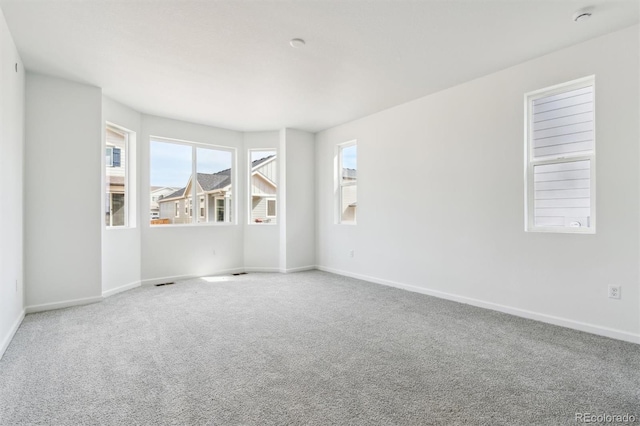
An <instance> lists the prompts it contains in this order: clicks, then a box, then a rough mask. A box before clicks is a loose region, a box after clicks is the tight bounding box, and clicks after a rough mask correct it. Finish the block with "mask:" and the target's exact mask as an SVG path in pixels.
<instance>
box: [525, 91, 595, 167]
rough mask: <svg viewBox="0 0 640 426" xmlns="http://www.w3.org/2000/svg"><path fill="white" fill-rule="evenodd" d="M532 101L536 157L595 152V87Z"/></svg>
mask: <svg viewBox="0 0 640 426" xmlns="http://www.w3.org/2000/svg"><path fill="white" fill-rule="evenodd" d="M531 104H532V105H531V110H532V111H531V118H530V119H531V132H532V133H531V141H532V144H533V157H534V158H538V157H549V156H554V157H557V156H560V155H562V156H565V155H578V154H584V153H588V152H591V151H593V148H594V140H595V133H594V120H593V117H594V114H593V111H594V104H593V86H588V87H582V88H579V89H574V90H568V91H565V92H561V93H556V94H553V95H549V96H544V97H541V98H538V99H535V100H533V101H532V102H531Z"/></svg>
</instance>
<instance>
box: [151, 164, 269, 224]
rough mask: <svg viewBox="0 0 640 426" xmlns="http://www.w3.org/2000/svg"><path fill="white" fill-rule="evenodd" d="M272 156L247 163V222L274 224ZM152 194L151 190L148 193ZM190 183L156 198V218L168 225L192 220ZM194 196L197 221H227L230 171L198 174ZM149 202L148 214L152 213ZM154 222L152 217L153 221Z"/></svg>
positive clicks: (230, 217)
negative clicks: (248, 189)
mask: <svg viewBox="0 0 640 426" xmlns="http://www.w3.org/2000/svg"><path fill="white" fill-rule="evenodd" d="M275 160H276V156H275V155H270V156H268V157H265V158H261V159H259V160H255V161H253V162H252V163H251V221H252V222H255V223H274V222H275V221H276V218H277V214H276V193H277V185H276V173H277V169H276V167H277V162H276V161H275ZM153 193H154V191H153V190H152V194H153ZM192 194H193V191H192V182H191V179H189V182H187V186H185V187H184V188H180V189H178V190H176V191H173V192H172V193H170V194H168V195H166V196H164V197H159V198H158V199H157V200H156V202H157V203H158V211H159V217H157V218H158V219H165V220H168V223H174V224H175V223H191V222H192V221H193V200H192ZM196 194H197V197H198V200H199V207H198V210H199V211H198V212H197V213H198V222H231V221H232V220H233V216H232V211H231V206H232V203H231V200H232V190H231V170H230V169H226V170H222V171H220V172H217V173H198V174H197V187H196ZM153 202H154V201H153V199H152V210H151V211H152V212H153ZM154 219H155V218H154Z"/></svg>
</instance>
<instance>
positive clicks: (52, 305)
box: [25, 296, 103, 314]
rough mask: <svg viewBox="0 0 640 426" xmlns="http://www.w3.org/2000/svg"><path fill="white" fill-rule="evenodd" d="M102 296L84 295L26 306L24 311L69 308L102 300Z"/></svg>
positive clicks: (29, 312)
mask: <svg viewBox="0 0 640 426" xmlns="http://www.w3.org/2000/svg"><path fill="white" fill-rule="evenodd" d="M102 299H103V297H102V296H98V297H85V298H83V299H74V300H65V301H63V302H54V303H44V304H42V305H33V306H27V307H26V309H25V310H26V312H27V313H28V314H33V313H36V312H43V311H52V310H54V309H63V308H70V307H71V306H80V305H89V304H91V303H98V302H102Z"/></svg>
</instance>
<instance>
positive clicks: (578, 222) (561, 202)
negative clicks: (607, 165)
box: [533, 160, 591, 228]
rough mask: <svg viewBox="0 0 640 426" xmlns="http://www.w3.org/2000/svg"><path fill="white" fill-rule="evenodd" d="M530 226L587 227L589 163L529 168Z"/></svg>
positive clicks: (588, 220) (589, 207) (589, 217)
mask: <svg viewBox="0 0 640 426" xmlns="http://www.w3.org/2000/svg"><path fill="white" fill-rule="evenodd" d="M533 190H534V225H535V226H554V227H565V228H566V227H571V228H589V227H590V226H591V224H590V219H591V161H590V160H583V161H572V162H562V163H560V162H559V163H553V164H545V165H537V166H534V167H533Z"/></svg>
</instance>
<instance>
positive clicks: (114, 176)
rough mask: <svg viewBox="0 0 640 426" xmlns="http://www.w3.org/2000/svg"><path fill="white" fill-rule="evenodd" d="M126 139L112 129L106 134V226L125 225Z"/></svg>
mask: <svg viewBox="0 0 640 426" xmlns="http://www.w3.org/2000/svg"><path fill="white" fill-rule="evenodd" d="M125 147H126V139H125V136H124V135H123V134H121V133H119V132H116V131H114V130H112V129H110V128H107V132H106V150H105V166H106V181H105V183H106V194H105V225H107V226H124V225H125V217H126V216H125V185H126V167H125V164H126V159H125V152H126V149H125Z"/></svg>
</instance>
